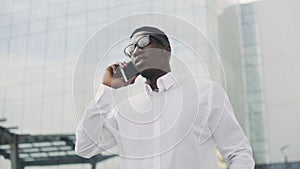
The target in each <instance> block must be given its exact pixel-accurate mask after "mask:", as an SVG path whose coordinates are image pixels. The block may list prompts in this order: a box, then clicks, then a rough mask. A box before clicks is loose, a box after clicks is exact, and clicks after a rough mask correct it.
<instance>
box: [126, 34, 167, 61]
mask: <svg viewBox="0 0 300 169" xmlns="http://www.w3.org/2000/svg"><path fill="white" fill-rule="evenodd" d="M144 37H148V38H149V43H148V44H147V45H146V46H144V47H140V46H139V45H138V43H139V41H140V40H141V39H143V38H144ZM151 38H153V39H154V40H156V42H158V43H159V44H160V45H164V46H169V44H166V43H164V42H163V41H162V40H161V39H159V38H157V37H155V36H153V35H151V34H147V35H145V36H143V37H141V38H140V39H139V40H137V41H136V42H135V43H134V44H129V45H127V46H126V47H125V48H124V50H123V52H124V54H125V55H126V56H127V57H129V58H131V55H132V54H131V55H128V54H127V53H126V52H125V51H126V49H127V48H128V47H129V46H132V45H134V48H133V51H134V49H135V48H136V47H139V48H140V49H143V48H145V47H147V46H148V45H150V44H151V40H150V39H151Z"/></svg>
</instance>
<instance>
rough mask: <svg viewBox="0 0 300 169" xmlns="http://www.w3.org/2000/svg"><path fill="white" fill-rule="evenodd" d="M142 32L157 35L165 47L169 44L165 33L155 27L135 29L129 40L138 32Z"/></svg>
mask: <svg viewBox="0 0 300 169" xmlns="http://www.w3.org/2000/svg"><path fill="white" fill-rule="evenodd" d="M142 31H145V32H149V33H151V34H155V35H157V36H158V37H159V38H160V39H161V40H162V41H163V42H164V43H165V44H166V45H168V46H170V42H169V38H168V36H167V35H166V34H165V32H163V31H162V30H160V29H158V28H155V27H152V26H142V27H140V28H137V29H135V30H134V31H133V32H132V34H131V36H130V39H131V38H132V37H133V36H134V35H135V34H136V33H138V32H142Z"/></svg>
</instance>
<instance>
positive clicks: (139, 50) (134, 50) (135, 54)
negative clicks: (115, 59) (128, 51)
mask: <svg viewBox="0 0 300 169" xmlns="http://www.w3.org/2000/svg"><path fill="white" fill-rule="evenodd" d="M142 50H143V49H141V48H139V47H138V46H137V45H136V46H135V48H134V49H133V52H132V56H133V57H136V56H138V55H139V54H140V53H141V52H142Z"/></svg>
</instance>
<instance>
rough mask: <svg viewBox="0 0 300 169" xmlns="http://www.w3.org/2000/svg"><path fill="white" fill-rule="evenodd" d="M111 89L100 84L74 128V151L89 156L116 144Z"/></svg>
mask: <svg viewBox="0 0 300 169" xmlns="http://www.w3.org/2000/svg"><path fill="white" fill-rule="evenodd" d="M113 90H115V89H112V88H110V87H108V86H105V85H102V84H101V86H100V87H99V89H98V92H97V94H96V96H95V100H93V101H92V102H91V103H90V104H89V106H88V107H87V108H86V109H85V112H84V115H83V117H82V119H81V121H80V123H79V125H78V127H77V130H76V145H75V152H76V153H77V154H78V155H79V156H82V157H84V158H90V157H92V156H94V155H96V154H99V153H101V152H103V151H105V150H107V149H109V148H112V147H114V146H115V145H116V136H117V135H116V133H117V131H118V126H117V122H116V119H115V116H114V111H112V112H111V111H110V110H111V103H112V100H113V98H112V92H113Z"/></svg>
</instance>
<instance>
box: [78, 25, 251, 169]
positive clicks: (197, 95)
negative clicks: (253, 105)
mask: <svg viewBox="0 0 300 169" xmlns="http://www.w3.org/2000/svg"><path fill="white" fill-rule="evenodd" d="M124 52H125V54H126V55H127V56H128V57H130V59H131V61H132V63H134V64H135V66H136V68H137V70H138V71H139V73H138V74H137V75H136V76H134V77H133V78H131V79H129V81H128V82H126V83H125V82H124V80H123V79H121V78H119V76H115V75H116V74H117V72H118V67H120V68H125V67H126V66H127V64H126V63H120V62H119V63H116V64H113V65H111V66H109V67H108V68H106V71H105V74H104V77H103V83H102V84H101V85H100V87H99V91H98V93H97V95H96V97H95V103H92V104H91V105H90V106H89V107H88V108H87V109H86V111H85V113H84V116H83V119H82V121H81V123H80V124H79V126H78V128H77V132H76V138H77V139H76V147H75V151H76V153H77V154H78V155H80V156H82V157H85V158H90V157H92V156H94V155H96V154H98V153H101V152H103V151H105V150H107V149H109V148H112V147H114V146H117V148H118V154H119V156H120V168H121V169H141V168H142V169H183V168H187V169H216V168H218V167H217V158H216V148H219V150H220V152H221V154H222V156H223V158H224V159H225V160H226V161H227V162H228V164H229V167H230V168H231V169H252V168H254V161H253V158H252V150H251V147H250V145H249V142H248V140H247V138H246V137H245V135H244V133H243V131H242V129H241V127H240V125H239V124H238V122H237V120H236V119H235V117H234V114H233V110H232V107H231V105H230V102H229V100H228V97H227V96H226V94H225V92H224V90H223V89H222V87H220V86H219V85H217V84H216V83H215V82H210V81H203V80H202V81H201V80H196V79H194V78H193V77H192V76H190V75H189V73H187V72H184V73H183V74H181V75H177V74H175V73H173V71H171V66H170V56H171V54H170V52H171V46H170V43H169V40H168V37H167V36H166V35H165V33H164V32H162V31H161V30H159V29H157V28H154V27H147V26H144V27H141V28H138V29H136V30H135V31H134V32H133V33H132V35H131V37H130V42H129V45H128V46H127V47H126V48H125V50H124ZM186 71H187V69H186ZM139 75H141V76H143V77H144V78H146V82H145V83H146V84H145V89H146V92H144V93H141V94H139V95H137V96H133V97H130V98H128V99H126V100H122V101H120V102H118V98H117V97H116V94H115V93H116V92H117V91H120V90H119V88H122V87H126V86H128V85H131V84H134V82H135V79H136V78H137V77H138V76H139ZM113 102H118V103H117V104H116V106H115V107H114V108H113V110H112V111H111V107H112V103H113Z"/></svg>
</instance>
